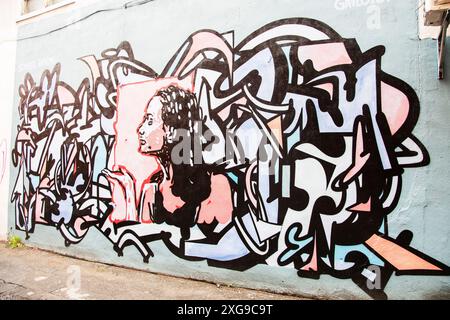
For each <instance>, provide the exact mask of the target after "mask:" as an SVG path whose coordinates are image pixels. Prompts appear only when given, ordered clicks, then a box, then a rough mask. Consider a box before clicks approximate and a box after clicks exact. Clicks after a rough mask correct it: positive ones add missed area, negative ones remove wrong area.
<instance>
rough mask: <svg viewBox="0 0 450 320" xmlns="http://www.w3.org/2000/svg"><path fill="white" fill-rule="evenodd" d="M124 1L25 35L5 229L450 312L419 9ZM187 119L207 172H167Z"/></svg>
mask: <svg viewBox="0 0 450 320" xmlns="http://www.w3.org/2000/svg"><path fill="white" fill-rule="evenodd" d="M125 3H128V5H127V6H125V7H124V6H123V5H124V4H125ZM137 3H139V2H135V1H134V2H126V1H102V2H95V3H93V4H92V5H90V6H86V7H82V8H73V10H67V11H66V12H62V13H60V14H58V15H55V16H53V17H51V18H46V19H42V20H40V21H39V22H36V23H30V24H27V25H23V26H21V27H20V28H19V35H18V37H19V38H22V39H23V40H22V41H20V42H18V44H17V57H16V61H17V62H16V80H15V82H14V85H15V89H14V99H15V100H14V103H11V104H10V105H11V106H13V108H12V111H13V126H12V137H13V138H12V139H11V140H10V144H11V145H12V146H15V147H14V150H11V147H10V148H9V151H12V154H13V163H12V165H11V168H10V169H11V170H10V174H11V179H10V190H9V194H10V195H12V196H13V200H14V201H13V203H11V204H10V207H9V226H10V227H13V228H14V227H15V228H14V229H15V230H14V233H16V234H18V235H21V236H22V237H23V238H27V243H28V244H29V245H34V246H38V247H43V248H46V249H51V250H54V251H57V252H61V253H64V254H69V255H74V256H79V257H83V258H87V259H92V260H96V261H102V262H107V263H113V264H118V265H126V266H131V267H135V268H139V269H143V270H150V271H154V272H162V273H167V274H172V275H177V276H182V277H189V278H196V279H202V280H207V281H214V282H218V283H225V284H230V285H238V286H245V287H251V288H260V289H267V290H272V291H277V292H288V293H295V294H301V295H305V296H314V297H327V298H337V299H342V298H363V299H365V298H375V299H383V298H394V299H405V298H406V299H424V298H449V295H450V279H449V278H448V275H449V269H448V265H449V263H450V256H449V253H448V250H447V248H448V245H449V226H448V223H447V222H446V221H447V219H448V217H447V216H448V207H449V201H450V200H449V199H450V197H449V191H448V188H446V183H447V181H448V179H449V178H450V177H449V171H448V170H447V162H448V157H449V152H450V150H449V144H448V142H447V137H448V136H449V134H450V126H449V125H448V121H447V119H448V118H449V116H450V111H449V108H448V101H450V90H448V87H449V80H448V78H447V80H444V81H438V80H436V79H437V74H436V61H437V58H436V53H435V42H434V41H433V40H431V39H429V40H422V41H421V40H419V38H418V23H417V19H418V17H417V11H416V5H417V3H416V1H415V0H411V1H384V2H383V1H382V2H380V1H377V3H375V1H374V4H369V5H355V6H349V5H348V3H349V2H345V1H335V0H325V1H321V2H320V4H319V3H318V2H317V1H312V0H302V1H292V0H280V1H269V0H267V1H266V0H259V1H250V0H248V1H237V0H236V1H234V0H231V1H226V2H219V1H214V2H208V4H207V5H205V1H203V0H188V1H186V0H183V1H181V0H170V1H162V0H156V1H151V2H148V3H145V4H143V5H136V6H133V5H134V4H137ZM356 3H358V4H359V3H360V2H356ZM346 4H347V5H346ZM94 12H96V13H95V14H94V15H92V16H90V17H88V16H89V15H90V14H92V13H94ZM84 17H88V18H84ZM299 18H302V19H299ZM305 18H306V19H305ZM310 19H314V20H310ZM77 20H81V21H80V22H78V23H75V24H74V23H73V22H74V21H77ZM263 26H266V27H265V28H263V29H261V28H262V27H263ZM55 29H60V30H59V31H56V32H53V30H55ZM206 29H207V30H210V31H205V30H206ZM199 30H204V31H203V32H198V31H199ZM231 31H234V33H231ZM256 31H257V32H256ZM194 33H195V34H194ZM191 35H192V36H191ZM352 39H354V40H352ZM186 41H188V42H186ZM383 47H384V48H383ZM198 53H200V54H198ZM195 59H196V60H195ZM447 71H448V66H447ZM222 81H224V83H222ZM171 84H172V85H175V88H170V89H169V92H168V91H167V89H166V88H167V87H168V86H169V85H171ZM344 84H345V86H344ZM165 89H166V90H165ZM160 90H162V92H160V94H159V98H154V95H155V94H156V93H157V92H159V91H160ZM19 92H22V93H21V94H19ZM172 96H173V99H175V100H173V101H172V98H171V97H172ZM155 110H156V111H155ZM172 110H175V111H176V112H175V113H174V114H175V115H179V116H180V117H179V118H177V116H174V117H171V116H170V115H171V114H172V113H171V111H172ZM199 110H201V112H200V111H199ZM143 119H144V120H143ZM177 119H178V120H177ZM181 119H191V120H192V121H193V122H195V121H197V122H198V123H200V124H201V125H202V126H203V128H205V127H207V128H208V129H209V130H210V132H212V133H213V135H211V136H210V137H209V138H211V137H212V136H216V137H218V140H217V142H218V143H216V144H213V147H211V148H206V147H202V146H200V149H199V150H200V151H201V152H200V160H201V161H203V162H201V163H200V165H199V164H198V163H194V162H195V161H196V158H195V156H194V154H196V152H195V150H193V151H194V152H193V153H192V157H191V156H189V152H190V151H191V145H190V144H188V149H187V162H185V163H181V164H180V163H179V162H177V161H178V160H180V159H175V158H176V156H174V153H173V152H174V150H175V149H176V147H175V146H174V145H173V144H172V143H171V141H174V140H176V138H177V137H178V136H177V134H179V133H180V132H184V131H182V129H185V130H187V131H190V132H191V133H192V136H191V138H189V139H192V140H189V141H191V142H192V143H199V141H201V140H195V139H197V138H202V137H198V136H197V135H195V134H194V133H198V132H199V129H198V127H194V126H191V125H190V124H189V125H188V124H187V122H183V121H182V120H181ZM163 124H164V125H163ZM17 126H19V127H17ZM227 133H231V134H232V135H233V136H235V137H236V139H237V140H238V142H239V143H240V144H241V147H240V149H239V148H237V147H236V145H234V146H233V145H232V144H229V143H227V141H228V140H226V137H227ZM203 138H205V139H206V140H208V139H209V138H207V135H206V134H205V135H204V137H203ZM227 148H229V149H227ZM230 150H231V152H232V153H233V155H234V156H233V157H231V158H227V156H229V154H230V153H229V151H230ZM164 154H170V157H169V158H167V157H166V156H164ZM178 155H181V154H180V153H178ZM185 155H186V154H184V156H180V158H181V160H186V157H185ZM224 159H225V160H224ZM191 160H192V161H193V164H191V163H190V161H191ZM197 160H198V159H197ZM219 162H220V165H218V163H219ZM104 169H108V170H107V171H105V170H104ZM368 279H370V280H368Z"/></svg>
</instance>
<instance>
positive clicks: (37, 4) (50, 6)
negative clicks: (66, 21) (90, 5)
mask: <svg viewBox="0 0 450 320" xmlns="http://www.w3.org/2000/svg"><path fill="white" fill-rule="evenodd" d="M78 1H80V0H78ZM82 1H86V0H82ZM76 2H77V1H76V0H20V2H19V3H20V4H21V13H20V16H19V17H18V19H17V22H18V23H19V22H23V21H27V22H31V21H34V20H35V18H36V17H39V18H41V17H46V16H48V15H51V14H53V13H56V12H57V11H61V10H63V9H66V7H68V6H69V5H73V4H75V3H76Z"/></svg>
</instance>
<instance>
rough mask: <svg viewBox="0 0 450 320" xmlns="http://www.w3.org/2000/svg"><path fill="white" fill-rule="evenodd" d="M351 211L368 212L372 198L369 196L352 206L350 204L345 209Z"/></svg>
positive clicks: (370, 208)
mask: <svg viewBox="0 0 450 320" xmlns="http://www.w3.org/2000/svg"><path fill="white" fill-rule="evenodd" d="M347 210H348V211H352V212H370V211H371V210H372V198H369V200H367V202H364V203H357V204H355V205H354V206H351V207H350V208H348V209H347Z"/></svg>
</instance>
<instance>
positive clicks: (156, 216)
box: [104, 85, 232, 239]
mask: <svg viewBox="0 0 450 320" xmlns="http://www.w3.org/2000/svg"><path fill="white" fill-rule="evenodd" d="M198 128H202V130H206V129H207V128H206V127H205V125H204V124H203V123H202V112H201V109H200V108H199V107H198V103H197V98H196V97H195V95H194V94H193V93H191V92H189V91H187V90H184V89H181V88H178V87H176V86H173V85H172V86H169V87H168V88H166V89H162V90H160V91H158V92H157V93H156V95H155V96H154V97H153V98H152V99H151V100H150V101H149V103H148V105H147V108H146V113H145V115H144V117H143V119H142V123H141V124H140V125H139V127H138V128H137V138H138V139H139V153H141V154H144V155H147V156H150V157H155V158H156V159H157V161H158V165H159V168H158V171H157V172H156V173H154V174H153V175H152V176H150V177H149V178H148V180H147V181H146V183H145V186H144V188H143V190H142V193H141V195H140V197H139V202H137V201H136V200H137V199H136V198H135V196H134V194H135V191H134V190H136V188H135V186H134V184H135V183H134V178H133V175H132V174H131V173H130V172H128V171H127V169H125V168H124V167H121V168H120V170H119V171H110V170H104V173H105V174H106V175H107V177H108V180H109V181H110V182H111V184H113V185H117V183H118V184H119V185H120V186H121V187H122V188H123V191H124V193H125V195H126V199H127V207H128V205H129V206H131V208H132V209H131V210H134V211H135V213H136V215H137V216H138V217H139V220H140V221H141V222H147V223H148V222H154V223H158V224H161V223H166V224H169V225H173V226H176V227H179V228H180V232H181V236H182V238H183V239H189V236H190V234H189V229H190V228H191V227H193V226H194V225H195V224H199V226H201V228H202V229H213V228H214V227H215V225H217V224H218V223H222V224H225V223H228V222H229V221H230V219H231V212H232V203H231V189H230V185H229V183H228V181H227V178H226V177H225V176H224V175H222V174H219V173H217V172H215V170H214V168H213V166H210V165H206V164H205V163H204V162H203V159H202V155H201V152H202V149H203V146H204V145H205V139H204V138H203V135H202V133H201V132H199V131H198ZM134 204H136V206H135V205H134Z"/></svg>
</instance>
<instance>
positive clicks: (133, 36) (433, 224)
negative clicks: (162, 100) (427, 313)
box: [9, 0, 450, 299]
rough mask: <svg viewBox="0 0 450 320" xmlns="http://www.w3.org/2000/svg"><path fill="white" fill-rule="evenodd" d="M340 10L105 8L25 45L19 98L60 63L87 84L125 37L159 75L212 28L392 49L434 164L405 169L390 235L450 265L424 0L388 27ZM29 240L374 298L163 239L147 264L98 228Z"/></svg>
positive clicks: (158, 267)
mask: <svg viewBox="0 0 450 320" xmlns="http://www.w3.org/2000/svg"><path fill="white" fill-rule="evenodd" d="M125 2H126V1H102V2H99V3H97V4H94V5H92V6H89V7H86V8H82V9H80V10H77V11H74V12H68V13H64V14H60V15H56V16H53V17H51V18H48V19H44V20H41V21H39V22H36V23H32V24H29V25H24V26H21V27H20V28H19V36H18V37H19V38H27V37H30V36H33V35H36V34H42V33H46V32H48V31H49V30H53V29H55V28H58V27H60V26H62V25H65V24H67V23H69V22H71V21H74V20H77V19H79V18H81V17H85V16H87V15H88V14H90V13H92V12H95V11H97V10H103V9H108V8H113V7H119V6H121V5H122V4H123V3H125ZM338 4H339V1H335V0H322V1H320V2H318V1H312V0H297V1H295V0H278V1H271V0H258V1H256V0H246V1H238V0H236V1H235V0H229V1H208V2H205V1H203V0H166V1H163V0H156V1H153V2H150V3H148V4H145V5H143V6H138V7H131V8H128V9H126V10H125V9H124V10H117V11H109V12H106V11H105V12H99V13H97V14H95V15H94V16H92V17H90V18H87V19H85V20H83V21H82V22H79V23H76V24H74V25H72V26H70V27H67V28H65V29H63V30H60V31H57V32H53V33H50V34H48V35H44V36H42V37H38V38H31V39H27V40H23V41H19V42H18V44H17V57H16V61H17V62H16V89H15V92H16V93H17V92H18V90H19V85H20V84H21V83H22V82H23V79H24V78H25V74H26V73H27V72H29V73H30V74H31V75H32V76H33V78H34V79H35V80H36V81H38V80H39V79H40V76H41V74H42V72H43V71H44V70H45V69H49V70H52V69H53V67H54V66H55V64H56V63H60V64H61V74H60V80H62V81H64V82H66V83H67V84H69V85H71V86H72V87H73V88H77V86H78V85H79V84H80V83H81V81H82V80H83V79H84V78H86V77H89V69H88V68H87V67H86V66H85V65H84V64H83V63H82V62H81V61H79V60H77V59H78V58H80V57H83V56H86V55H91V54H92V55H96V56H100V53H101V52H102V51H103V50H105V49H107V48H115V47H117V46H118V45H119V44H120V43H121V42H122V41H124V40H126V41H128V42H129V43H130V44H131V46H132V48H133V51H134V57H135V58H136V59H138V60H139V61H141V62H143V63H145V64H146V65H147V66H150V67H151V68H152V69H153V70H155V71H156V72H157V73H160V72H162V70H163V68H164V66H165V65H166V63H167V62H168V61H169V60H170V58H171V57H172V56H173V55H174V54H175V52H176V51H177V50H178V49H179V48H180V47H181V45H182V44H183V43H184V41H186V39H188V37H189V36H190V35H191V34H192V33H194V32H196V31H197V30H202V29H212V30H216V31H217V32H219V33H224V32H228V31H231V30H234V32H235V43H239V42H240V41H242V40H243V39H244V38H245V37H246V36H248V35H249V34H251V33H252V32H253V31H254V30H257V29H258V28H260V27H262V26H264V25H266V24H268V23H270V22H272V21H276V20H279V19H286V18H292V17H305V18H311V19H316V20H319V21H321V22H323V23H325V24H327V25H329V26H330V27H331V28H332V29H334V30H335V31H336V32H337V33H339V34H340V35H341V36H342V37H343V38H354V39H356V41H357V42H358V44H359V46H360V48H361V51H362V52H365V51H367V50H369V49H370V48H372V47H375V46H378V45H383V46H385V48H386V52H385V54H384V56H383V57H382V69H383V71H384V72H386V73H389V74H392V75H394V76H395V77H398V78H399V79H401V80H403V81H405V82H406V83H408V84H409V85H410V86H411V87H412V88H413V89H414V91H415V92H416V94H417V96H418V98H419V101H420V106H421V110H420V116H419V120H418V122H417V125H416V127H415V128H414V130H413V133H414V135H415V136H416V137H417V138H418V139H419V140H420V141H421V142H422V143H423V145H424V146H425V147H426V149H427V150H428V153H429V155H430V159H431V161H430V164H429V165H428V166H423V167H419V168H411V169H406V170H405V172H404V174H403V185H402V191H401V196H400V200H399V202H398V205H397V206H396V208H395V209H394V211H393V212H392V213H391V214H390V215H389V216H388V222H389V234H390V235H391V236H392V237H394V238H395V237H396V236H397V235H398V234H399V233H400V232H401V231H403V230H405V229H408V230H410V231H412V233H413V235H414V237H413V239H412V242H411V247H413V248H415V249H417V250H418V251H420V252H423V253H425V254H426V255H427V256H430V257H433V258H434V259H436V260H437V261H440V262H441V263H442V264H444V265H447V266H448V265H449V264H450V255H449V250H448V247H449V245H450V243H449V231H450V229H449V223H448V214H449V212H448V208H449V207H450V189H449V188H448V187H447V182H448V181H449V180H450V170H448V169H447V166H448V160H449V157H450V143H449V142H448V137H449V136H450V125H449V124H448V120H450V108H449V107H450V106H449V101H450V90H449V86H450V83H449V82H450V79H449V78H450V70H449V65H450V64H447V73H448V75H449V77H447V79H446V80H443V81H438V80H437V75H436V69H437V66H436V64H437V58H436V43H435V41H434V40H419V39H418V23H417V10H416V9H417V3H416V1H413V0H407V1H388V2H381V3H379V4H377V8H379V10H380V13H381V15H380V28H379V29H369V28H368V26H367V23H368V21H369V19H371V17H373V15H372V14H370V13H368V12H367V10H368V7H367V6H362V7H355V8H347V9H345V10H340V9H338V8H337V5H338ZM447 50H449V48H447ZM19 98H20V97H19V95H18V94H16V100H15V105H14V106H13V109H14V114H13V119H12V121H13V124H16V123H18V119H19V115H18V111H17V106H18V105H19V102H20V101H19ZM13 128H14V129H13V133H12V135H13V137H14V136H16V134H17V132H16V131H15V125H13ZM12 145H13V142H12ZM17 175H18V170H17V168H16V167H14V166H11V187H10V188H11V191H12V190H13V188H14V182H15V181H14V177H16V176H17ZM14 212H15V209H14V205H13V204H10V213H9V227H10V228H12V231H11V232H13V233H15V234H19V235H21V236H22V237H25V233H24V232H22V231H19V230H14V229H15V228H14V226H15V215H14ZM27 243H29V244H30V245H33V246H37V247H41V248H45V249H50V250H54V251H56V252H60V253H63V254H68V255H73V256H77V257H82V258H86V259H90V260H95V261H100V262H105V263H112V264H117V265H125V266H130V267H134V268H138V269H143V270H148V271H152V272H161V273H165V274H171V275H176V276H182V277H187V278H195V279H201V280H207V281H212V282H217V283H224V284H229V285H235V286H243V287H250V288H258V289H267V290H271V291H276V292H286V293H294V294H299V295H303V296H308V297H323V298H336V299H347V298H362V299H366V298H369V296H368V295H367V294H366V293H364V292H363V291H362V290H361V289H360V288H358V286H357V285H356V284H355V283H353V282H352V281H351V280H350V279H346V280H341V279H337V278H336V277H332V276H331V275H326V274H323V275H321V277H320V279H308V278H304V277H298V276H297V274H296V271H295V269H292V268H280V267H277V266H268V265H262V264H260V265H256V266H254V267H252V268H250V269H249V270H246V271H244V272H241V271H233V270H228V269H224V268H217V267H212V266H208V265H207V263H206V261H197V262H192V261H190V262H187V261H185V260H183V259H181V258H177V257H176V256H175V255H173V254H172V253H171V252H170V251H169V250H168V249H167V248H166V246H165V245H164V244H163V243H162V242H161V241H159V242H154V243H152V244H151V249H152V251H153V252H154V253H155V257H154V258H150V262H149V263H148V264H145V263H143V262H142V256H141V254H140V253H139V252H138V251H137V250H136V249H135V247H133V246H130V247H126V248H125V250H124V252H123V253H124V255H123V256H122V257H119V256H118V255H117V253H116V252H115V251H114V250H113V249H112V247H113V245H112V244H111V242H109V241H108V239H107V238H106V237H105V236H104V235H103V234H102V233H101V232H99V231H98V230H97V229H95V228H91V229H90V230H89V232H88V233H87V235H86V237H85V238H84V239H83V241H81V242H80V243H79V244H76V245H70V246H69V247H66V246H65V245H64V239H63V238H62V237H61V235H60V233H59V231H57V230H56V229H55V228H54V227H48V226H43V225H36V228H35V230H34V232H33V233H32V234H30V238H29V239H28V240H27ZM262 275H263V276H262ZM384 291H385V293H386V295H387V296H388V297H389V298H390V299H428V298H447V299H448V298H449V297H450V278H449V277H448V276H435V275H433V276H424V275H404V276H395V275H394V276H392V278H391V279H390V280H389V283H388V285H387V286H386V288H385V290H384Z"/></svg>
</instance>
